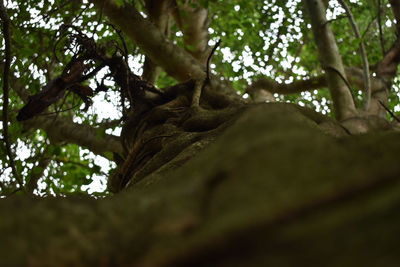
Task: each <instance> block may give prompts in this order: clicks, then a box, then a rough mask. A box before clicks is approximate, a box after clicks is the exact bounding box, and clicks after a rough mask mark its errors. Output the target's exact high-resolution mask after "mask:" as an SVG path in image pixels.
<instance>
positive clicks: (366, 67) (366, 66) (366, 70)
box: [338, 0, 371, 110]
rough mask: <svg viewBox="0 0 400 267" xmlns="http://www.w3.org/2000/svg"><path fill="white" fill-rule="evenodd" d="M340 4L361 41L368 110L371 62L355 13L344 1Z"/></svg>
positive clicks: (360, 48) (366, 107)
mask: <svg viewBox="0 0 400 267" xmlns="http://www.w3.org/2000/svg"><path fill="white" fill-rule="evenodd" d="M338 2H339V4H340V5H341V6H342V7H343V9H344V10H345V11H346V14H347V17H348V18H349V21H350V25H351V27H352V28H353V31H354V35H355V37H356V38H357V39H358V40H359V42H360V44H359V51H360V57H361V60H362V65H363V71H364V86H365V104H364V109H365V110H368V109H369V105H370V102H371V80H370V77H369V62H368V57H367V52H366V49H365V46H364V42H363V40H362V39H361V34H360V31H359V29H358V26H357V24H356V21H355V19H354V16H353V13H352V12H351V9H350V7H349V6H348V5H347V4H346V2H345V1H344V0H338Z"/></svg>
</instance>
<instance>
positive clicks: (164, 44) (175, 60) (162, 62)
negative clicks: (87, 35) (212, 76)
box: [91, 0, 205, 81]
mask: <svg viewBox="0 0 400 267" xmlns="http://www.w3.org/2000/svg"><path fill="white" fill-rule="evenodd" d="M91 1H92V2H93V3H94V4H95V5H96V6H98V7H99V8H100V7H102V8H103V12H104V14H105V15H107V16H108V18H109V19H110V20H111V21H112V23H114V24H115V25H118V27H119V28H121V29H122V30H123V31H124V32H125V33H126V34H127V35H128V36H129V38H131V39H132V40H133V41H135V43H136V44H137V45H138V46H139V47H140V48H141V49H142V50H143V51H144V53H145V54H146V55H147V56H149V57H150V59H151V60H152V61H153V62H154V63H156V64H157V65H159V66H160V67H162V68H163V69H164V70H165V71H166V72H167V73H168V74H169V75H170V76H172V77H174V78H175V79H177V80H179V81H185V80H188V79H192V78H193V79H204V78H205V71H204V67H205V66H201V65H200V64H199V62H198V61H197V60H196V59H195V58H193V56H191V55H190V54H189V53H187V52H186V51H185V50H183V49H182V48H180V47H178V46H176V45H175V44H173V43H172V42H170V41H169V40H167V39H166V38H165V36H164V34H163V33H162V32H161V31H160V30H159V29H158V28H157V27H156V26H155V25H154V24H153V23H151V22H150V21H149V20H147V19H145V18H143V16H142V15H141V14H140V13H139V12H138V11H137V10H136V8H135V7H134V6H133V5H130V4H125V5H123V6H118V5H117V4H115V2H114V1H112V0H91Z"/></svg>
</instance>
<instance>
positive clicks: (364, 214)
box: [0, 103, 400, 266]
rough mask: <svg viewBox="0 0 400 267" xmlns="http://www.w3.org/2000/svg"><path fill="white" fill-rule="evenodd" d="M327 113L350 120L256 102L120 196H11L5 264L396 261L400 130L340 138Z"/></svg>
mask: <svg viewBox="0 0 400 267" xmlns="http://www.w3.org/2000/svg"><path fill="white" fill-rule="evenodd" d="M327 123H331V126H332V128H335V129H336V130H340V129H341V127H340V126H338V125H337V124H335V122H333V121H332V120H330V119H327V118H325V119H324V116H321V115H319V114H317V113H315V112H313V111H311V110H307V109H303V108H300V107H298V106H295V105H290V104H278V103H277V104H262V105H256V106H252V107H249V108H248V109H246V110H245V111H244V112H242V113H241V115H240V116H239V117H238V118H237V119H236V121H235V123H234V124H233V125H232V126H230V127H229V128H227V130H226V131H225V132H223V133H222V134H221V135H220V136H219V138H218V139H217V140H216V141H215V142H214V143H213V144H212V145H209V146H207V147H206V148H205V149H203V150H202V151H201V152H197V153H196V156H195V157H193V158H192V159H191V160H190V161H188V162H187V163H186V164H184V165H183V166H182V167H180V168H178V169H175V170H170V171H166V172H155V173H152V174H150V175H148V176H146V177H145V178H144V179H142V180H141V182H139V183H136V184H135V185H134V186H133V187H131V188H130V189H129V190H127V191H126V192H123V193H121V194H119V195H118V196H115V197H110V198H107V199H103V200H95V199H90V198H86V197H68V198H62V199H56V198H44V199H36V200H32V199H27V198H24V197H21V196H15V197H13V198H8V199H3V200H1V201H0V216H1V218H2V219H1V220H0V234H1V236H2V242H0V263H1V265H2V266H26V265H28V266H55V265H57V266H121V265H130V266H264V265H271V266H274V265H279V266H294V265H296V266H396V265H397V263H398V262H399V260H400V256H399V255H400V250H399V246H398V240H397V239H398V236H399V235H400V228H399V227H398V224H399V221H400V216H399V213H398V212H396V211H397V207H398V206H399V204H400V197H399V196H400V179H399V177H400V166H399V164H398V162H397V154H398V151H399V150H400V141H399V140H400V138H399V134H398V133H394V132H383V133H380V134H375V135H371V134H370V135H363V136H353V137H346V138H335V137H332V136H331V135H329V134H326V133H324V132H323V131H322V130H321V129H322V128H324V126H323V125H324V124H325V125H326V124H327ZM325 129H326V128H325ZM341 135H342V136H343V135H346V133H345V132H342V134H341ZM377 144H379V145H377ZM365 151H368V152H369V153H365ZM349 166H351V168H349Z"/></svg>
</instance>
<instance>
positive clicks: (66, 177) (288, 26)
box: [0, 0, 400, 195]
mask: <svg viewBox="0 0 400 267" xmlns="http://www.w3.org/2000/svg"><path fill="white" fill-rule="evenodd" d="M83 2H84V4H82V5H81V4H80V1H60V0H54V1H47V0H27V1H9V5H8V7H7V8H8V12H9V16H10V18H11V20H12V29H11V30H12V54H13V57H14V59H13V64H12V73H13V74H12V81H13V83H12V87H13V89H14V90H13V91H12V92H11V93H12V94H11V102H12V105H11V107H10V109H11V110H10V112H12V114H15V112H16V111H17V110H18V109H19V108H21V106H22V105H23V101H22V100H21V99H23V98H24V95H25V96H26V95H27V94H28V95H33V94H35V93H37V92H39V91H40V90H41V89H42V87H43V86H44V85H45V84H46V83H47V82H49V81H50V80H52V79H54V78H55V77H56V76H57V75H59V74H60V72H61V71H62V69H63V67H64V66H65V64H66V63H67V62H68V60H70V59H71V57H72V53H71V51H65V50H63V47H65V43H66V42H68V37H67V35H66V34H65V27H64V26H63V25H74V26H76V27H78V28H80V29H81V30H82V31H83V32H84V33H86V34H88V35H89V36H93V37H94V38H95V39H96V40H97V42H98V43H99V44H106V43H108V42H110V41H113V42H116V43H117V44H118V46H119V47H122V46H123V43H125V44H126V45H127V49H128V51H129V53H130V54H131V57H130V64H131V66H132V67H133V68H134V69H135V68H136V69H135V71H136V74H138V75H140V74H141V70H140V69H141V66H142V64H143V61H144V60H143V59H144V55H143V53H142V51H140V50H139V49H138V48H137V47H136V45H135V44H134V43H133V42H132V41H130V40H128V39H126V38H124V35H123V34H122V36H120V35H119V32H118V31H119V30H118V29H116V28H114V27H112V26H111V25H110V24H108V21H107V18H105V16H103V15H102V13H101V11H100V12H99V10H98V9H95V7H94V5H93V4H90V3H87V2H86V1H83ZM137 2H138V3H137ZM178 2H179V1H178ZM350 2H351V8H352V11H353V13H354V16H355V18H356V19H357V24H358V25H359V28H360V31H361V33H362V35H363V41H364V43H365V45H366V47H367V51H368V59H369V62H370V64H371V65H374V64H376V63H377V62H378V60H380V59H381V58H382V49H381V47H382V46H381V41H380V39H381V36H380V35H379V23H378V21H377V19H378V16H377V14H378V11H379V10H380V11H381V24H382V30H383V36H382V39H383V40H384V44H383V47H384V49H388V48H389V46H390V44H392V43H393V41H394V38H395V35H394V34H393V33H394V31H395V30H394V18H393V14H392V12H391V11H390V8H388V5H386V1H382V2H383V3H384V5H383V6H382V7H378V6H377V1H369V0H358V1H350ZM117 3H118V5H124V4H126V2H124V1H117ZM135 4H136V5H137V7H138V8H139V9H140V10H141V11H144V5H143V4H142V3H141V1H135ZM200 4H201V6H203V7H206V8H208V10H209V17H210V18H211V24H210V28H209V33H210V45H213V44H215V43H216V41H217V40H218V39H222V45H221V47H220V49H218V50H217V52H216V54H215V56H214V57H213V65H212V71H213V72H214V73H216V74H218V75H220V76H222V77H224V78H226V79H228V80H230V81H232V85H233V87H234V88H235V89H236V90H237V91H238V92H239V93H241V94H244V93H245V89H246V86H247V85H248V84H249V83H251V81H252V80H255V79H256V78H258V77H262V76H269V77H270V78H272V79H274V80H276V81H278V82H291V81H293V80H296V79H303V78H306V77H312V76H316V75H318V74H320V73H321V67H320V65H319V62H318V57H317V53H316V46H315V44H314V41H313V36H312V33H311V31H310V24H309V19H308V18H307V16H305V15H304V13H305V12H304V8H303V5H302V3H301V1H300V0H290V1H280V0H270V1H245V0H232V1H222V0H213V1H212V0H209V1H200ZM327 14H328V15H329V16H330V19H331V21H330V22H329V24H330V25H331V27H332V30H333V32H334V33H335V35H336V39H337V40H338V44H339V48H340V52H341V55H342V56H343V60H344V63H345V65H348V66H358V67H361V60H360V57H359V54H358V53H357V49H358V44H359V42H360V40H356V39H355V38H354V36H353V35H352V34H349V32H351V28H350V25H349V22H348V20H347V18H345V17H343V10H342V9H341V8H340V7H339V6H338V3H337V2H336V1H330V5H329V8H328V11H327ZM172 31H173V33H172V34H171V36H172V37H171V39H173V41H174V42H176V43H177V44H178V45H180V46H183V41H182V37H181V36H182V35H180V34H179V33H178V32H179V29H178V28H177V27H176V26H174V27H172ZM1 41H2V42H3V38H2V40H1ZM2 56H4V55H2ZM101 75H103V76H104V73H103V74H100V76H101ZM98 80H99V79H98ZM0 83H2V81H0ZM174 83H176V81H175V80H174V79H173V78H171V77H169V76H168V75H167V74H166V73H162V74H161V75H160V77H159V79H158V81H157V83H156V85H157V86H158V87H166V86H170V85H172V84H174ZM399 83H400V80H399V79H397V80H395V84H394V86H393V90H392V92H391V95H390V98H389V99H390V101H389V108H390V109H392V110H398V109H399V106H398V97H399V89H398V88H399V85H400V84H399ZM107 85H108V87H110V88H111V89H110V90H109V91H108V92H107V93H102V94H101V96H97V98H95V103H94V105H93V107H91V108H90V109H89V110H88V111H86V112H83V111H81V110H80V108H81V105H79V103H80V102H78V101H80V100H79V99H77V98H76V97H73V96H68V98H66V99H65V100H61V101H59V102H58V103H57V105H55V106H52V107H51V108H50V109H49V110H48V112H55V111H59V110H65V109H68V111H65V112H61V113H59V116H62V117H67V118H72V119H73V120H74V121H75V122H80V123H84V124H88V125H101V124H102V123H104V122H107V120H112V119H119V118H120V117H121V116H122V113H121V110H122V108H121V101H120V100H119V99H118V98H116V92H118V91H117V90H118V88H116V87H115V86H114V85H113V84H112V83H108V84H107ZM0 86H2V84H0ZM91 86H92V87H96V83H95V82H94V81H92V83H91ZM353 94H357V91H355V92H353ZM278 97H279V99H280V100H282V101H289V102H294V103H299V104H300V105H305V106H309V107H312V108H313V109H316V110H317V111H320V112H323V113H328V114H329V113H330V111H331V106H330V105H331V101H330V99H329V94H328V91H327V90H319V91H315V92H310V93H302V94H296V95H287V96H283V95H282V96H278ZM77 104H78V105H77ZM75 106H77V107H75ZM105 106H107V107H110V111H109V112H107V113H108V115H110V114H111V115H112V116H111V117H108V118H107V117H106V116H105V115H104V113H101V112H102V111H104V107H105ZM118 131H119V128H118V127H117V126H115V125H114V126H113V127H111V128H108V130H107V133H112V132H115V133H118ZM10 141H11V142H12V143H13V144H14V150H15V151H16V154H17V168H18V170H19V171H20V172H21V174H22V175H23V176H24V177H26V178H25V179H26V180H27V181H28V180H29V173H32V172H33V173H36V174H38V173H40V172H43V176H42V178H41V180H40V182H39V184H40V185H41V186H40V187H39V189H38V190H37V191H36V193H37V194H56V195H64V194H68V193H73V192H75V193H76V192H85V191H87V190H88V188H90V187H88V186H87V185H89V184H90V183H91V181H92V177H94V176H95V175H103V176H106V175H107V173H105V172H108V171H109V170H110V168H109V166H99V165H98V164H96V157H94V155H93V154H92V153H90V152H87V151H84V150H82V149H81V148H80V147H79V146H78V145H75V144H66V143H61V144H59V143H54V142H53V140H51V139H50V138H49V137H48V136H47V135H46V133H45V132H44V131H41V130H32V129H24V128H22V126H21V124H19V123H17V122H15V116H14V117H13V118H12V121H11V124H10ZM0 149H1V153H0V162H1V166H0V168H1V170H2V176H1V180H2V181H3V182H2V183H4V185H7V186H10V187H13V186H15V182H14V181H13V178H12V177H11V174H10V169H9V168H8V163H7V160H6V153H5V152H4V151H3V149H4V148H3V147H2V146H1V147H0ZM46 157H48V158H50V161H51V163H50V164H49V165H48V166H47V167H45V168H44V169H43V168H41V167H39V166H38V165H39V162H40V160H41V159H43V158H46ZM110 164H111V163H110ZM101 190H104V188H103V189H101Z"/></svg>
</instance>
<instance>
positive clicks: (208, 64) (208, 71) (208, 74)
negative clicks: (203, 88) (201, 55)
mask: <svg viewBox="0 0 400 267" xmlns="http://www.w3.org/2000/svg"><path fill="white" fill-rule="evenodd" d="M220 44H221V39H219V40H218V42H217V43H216V44H215V46H214V47H213V49H212V50H211V53H210V55H209V56H208V58H207V70H206V72H207V78H206V82H207V83H208V82H210V61H211V58H212V56H213V55H214V53H215V50H217V48H218V47H219V45H220Z"/></svg>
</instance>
